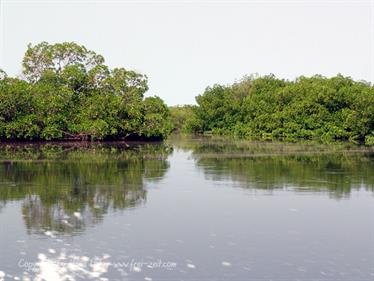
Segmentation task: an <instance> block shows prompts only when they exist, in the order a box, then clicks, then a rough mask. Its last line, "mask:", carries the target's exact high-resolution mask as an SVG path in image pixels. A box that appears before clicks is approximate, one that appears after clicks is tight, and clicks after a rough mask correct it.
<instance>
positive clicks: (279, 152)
mask: <svg viewBox="0 0 374 281" xmlns="http://www.w3.org/2000/svg"><path fill="white" fill-rule="evenodd" d="M170 142H171V143H174V144H175V146H176V147H177V148H180V149H182V150H185V151H192V155H193V158H194V159H195V162H196V165H197V166H198V167H199V168H200V169H201V170H202V171H203V172H204V174H205V176H206V178H207V179H208V180H213V181H217V182H222V181H233V182H235V185H236V186H240V187H242V188H250V189H261V190H267V191H269V192H271V191H274V190H279V189H292V190H295V191H297V192H311V191H319V192H320V191H325V192H328V193H329V195H330V196H332V197H333V198H337V199H338V198H342V197H347V196H349V195H350V193H351V191H352V190H358V189H360V188H364V189H366V190H371V191H374V173H373V171H374V150H373V148H369V147H363V146H357V145H352V144H349V143H335V144H330V145H324V144H320V143H311V142H306V143H284V142H283V143H282V142H249V141H240V140H235V139H228V138H221V137H205V138H195V139H194V140H192V141H191V139H188V138H187V139H185V138H183V137H179V138H175V139H171V140H170Z"/></svg>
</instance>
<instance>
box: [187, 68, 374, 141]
mask: <svg viewBox="0 0 374 281" xmlns="http://www.w3.org/2000/svg"><path fill="white" fill-rule="evenodd" d="M196 101H197V104H198V106H197V107H195V109H194V116H191V117H190V120H191V119H194V120H193V121H191V123H192V124H194V126H192V127H191V129H190V131H191V132H206V131H211V132H213V133H216V134H227V135H235V136H240V137H245V138H257V139H283V140H295V139H319V140H323V141H326V142H328V141H334V140H348V141H352V142H365V143H366V144H370V145H373V144H374V87H373V86H372V85H371V84H370V83H367V82H365V81H354V80H352V79H351V78H350V77H344V76H342V75H337V76H335V77H332V78H326V77H323V76H320V75H315V76H313V77H309V78H308V77H303V76H301V77H299V78H297V79H296V80H295V81H288V80H284V79H278V78H276V77H275V76H274V75H268V76H263V77H259V76H258V77H256V76H246V77H244V78H243V79H242V80H240V81H238V82H236V83H234V84H232V85H214V86H212V87H208V88H206V90H205V91H204V93H203V94H201V95H199V96H197V97H196Z"/></svg>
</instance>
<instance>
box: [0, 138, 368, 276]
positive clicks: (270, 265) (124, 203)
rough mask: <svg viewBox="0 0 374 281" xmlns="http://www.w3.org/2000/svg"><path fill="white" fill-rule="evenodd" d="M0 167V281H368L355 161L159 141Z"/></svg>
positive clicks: (318, 149)
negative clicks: (16, 280)
mask: <svg viewBox="0 0 374 281" xmlns="http://www.w3.org/2000/svg"><path fill="white" fill-rule="evenodd" d="M0 158H1V161H0V225H1V228H0V280H2V279H5V280H8V279H9V280H14V278H16V279H18V278H19V279H21V280H22V279H26V280H27V279H29V280H34V279H35V280H43V279H44V280H148V281H149V280H357V281H358V280H374V221H373V214H374V205H373V204H374V201H373V199H374V198H373V195H374V154H373V151H371V150H370V149H368V148H361V147H356V146H352V145H343V144H340V145H334V146H324V145H317V144H280V143H256V142H244V141H242V142H238V141H233V140H227V139H211V138H203V139H202V138H195V139H192V138H172V139H170V140H168V141H167V142H166V143H163V144H162V143H154V144H128V143H127V144H126V143H105V144H84V145H82V144H75V143H62V144H61V143H57V144H53V143H52V144H39V145H35V144H17V145H10V144H6V145H1V147H0Z"/></svg>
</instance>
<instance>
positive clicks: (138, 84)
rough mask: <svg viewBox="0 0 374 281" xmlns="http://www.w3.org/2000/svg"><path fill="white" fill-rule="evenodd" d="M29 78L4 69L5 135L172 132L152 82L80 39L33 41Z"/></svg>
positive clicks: (0, 82) (0, 90) (0, 77)
mask: <svg viewBox="0 0 374 281" xmlns="http://www.w3.org/2000/svg"><path fill="white" fill-rule="evenodd" d="M23 76H24V77H25V78H26V81H24V80H20V79H12V78H7V76H6V74H5V72H3V71H0V98H1V99H0V139H3V140H4V139H9V140H15V139H17V140H23V139H43V140H54V139H81V140H89V139H93V140H94V139H100V140H101V139H124V138H127V137H130V136H131V137H132V138H147V139H148V138H152V139H162V138H165V137H167V135H168V134H169V133H170V131H171V125H170V118H169V115H170V113H169V110H168V108H167V107H166V105H165V104H164V102H163V101H162V100H161V99H160V98H157V97H155V98H146V99H144V94H145V92H146V91H147V90H148V80H147V77H146V76H145V75H143V74H140V73H137V72H135V71H130V70H126V69H124V68H115V69H113V70H110V69H109V68H108V67H107V66H106V65H104V58H103V57H102V56H101V55H98V54H96V53H95V52H93V51H90V50H87V49H86V48H85V47H84V46H79V45H77V44H75V43H61V44H60V43H59V44H53V45H50V44H48V43H46V42H42V43H40V44H37V45H35V46H31V45H29V47H28V50H27V51H26V53H25V56H24V59H23Z"/></svg>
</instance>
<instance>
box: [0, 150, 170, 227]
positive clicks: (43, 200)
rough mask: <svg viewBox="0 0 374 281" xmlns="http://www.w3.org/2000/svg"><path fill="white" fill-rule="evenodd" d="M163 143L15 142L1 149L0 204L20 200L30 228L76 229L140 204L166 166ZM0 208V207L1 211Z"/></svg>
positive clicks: (26, 222) (163, 172)
mask: <svg viewBox="0 0 374 281" xmlns="http://www.w3.org/2000/svg"><path fill="white" fill-rule="evenodd" d="M171 151H172V149H171V148H170V147H168V146H166V145H164V144H134V145H130V146H129V145H125V144H123V143H122V144H120V143H115V144H87V145H82V144H80V143H79V144H76V143H65V144H60V143H58V144H40V145H35V144H17V145H14V144H12V145H10V144H8V145H2V146H1V148H0V159H2V160H1V162H0V179H1V182H0V206H1V205H5V204H6V203H7V202H9V201H13V200H22V201H23V202H22V213H23V217H24V221H25V224H26V226H27V229H28V231H29V232H37V233H39V232H41V231H43V232H44V231H49V232H50V233H54V232H56V233H70V232H79V231H82V230H84V229H85V227H87V226H89V225H94V224H96V223H98V222H100V221H101V220H102V219H103V216H104V215H105V214H106V213H107V212H108V211H110V210H123V209H126V208H133V207H135V206H138V205H141V204H142V203H144V202H145V200H146V195H147V191H146V189H145V188H144V184H145V183H146V182H147V181H158V180H159V179H161V178H162V177H163V175H164V174H165V172H166V170H167V169H168V167H169V163H168V162H167V157H168V155H169V154H170V153H171ZM0 210H1V209H0Z"/></svg>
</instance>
